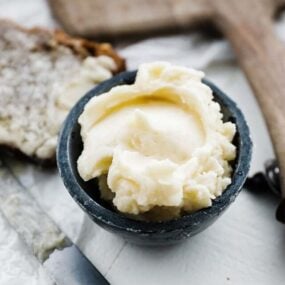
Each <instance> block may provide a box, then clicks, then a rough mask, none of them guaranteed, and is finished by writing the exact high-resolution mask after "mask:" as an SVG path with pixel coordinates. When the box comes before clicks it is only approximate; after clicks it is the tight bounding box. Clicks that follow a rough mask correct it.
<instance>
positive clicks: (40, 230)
mask: <svg viewBox="0 0 285 285" xmlns="http://www.w3.org/2000/svg"><path fill="white" fill-rule="evenodd" d="M0 209H1V211H2V212H3V214H4V216H5V217H6V219H7V220H8V222H9V223H10V225H11V226H12V227H13V228H14V229H15V230H16V231H17V232H18V233H19V234H20V236H21V237H22V238H23V239H24V241H25V243H26V244H27V245H28V247H29V248H30V249H31V250H32V252H33V254H34V255H35V256H36V257H37V258H38V259H39V261H40V262H43V261H44V260H46V259H47V258H48V256H49V254H50V253H51V252H53V251H54V250H55V249H60V248H63V247H66V246H68V244H70V241H69V239H68V238H67V237H66V236H65V235H64V234H63V233H62V232H61V231H60V229H59V228H58V227H57V226H56V225H55V223H54V222H53V221H52V220H51V219H50V218H49V217H48V216H47V215H46V213H45V212H44V211H43V210H42V209H41V208H40V207H39V205H38V204H37V202H36V201H35V200H34V199H33V197H32V196H31V195H30V194H29V193H28V191H27V190H26V189H24V188H23V186H21V184H20V183H19V182H18V181H17V180H16V178H15V177H14V176H13V174H12V172H11V171H10V169H9V168H8V166H7V165H5V162H4V161H1V160H0Z"/></svg>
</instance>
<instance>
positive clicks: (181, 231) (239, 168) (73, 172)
mask: <svg viewBox="0 0 285 285" xmlns="http://www.w3.org/2000/svg"><path fill="white" fill-rule="evenodd" d="M135 77H136V71H132V72H124V73H121V74H119V75H117V76H115V77H113V78H112V79H110V80H107V81H105V82H103V83H101V84H99V85H98V86H97V87H95V88H94V89H92V90H91V91H89V92H88V93H87V94H86V95H85V96H84V97H83V98H82V99H81V100H80V101H79V102H78V103H77V104H76V105H75V106H74V108H73V109H72V110H71V112H70V113H69V115H68V117H67V119H66V121H65V123H64V126H63V128H62V131H61V134H60V137H59V145H58V149H57V163H58V168H59V172H60V175H61V177H62V179H63V182H64V185H65V187H66V188H67V190H68V191H69V193H70V195H71V196H72V197H73V199H74V200H75V201H76V202H77V203H78V205H79V206H80V207H81V208H82V209H83V210H84V211H85V212H86V213H87V214H88V215H89V216H90V218H91V219H92V220H93V221H94V222H96V223H97V224H98V225H100V226H102V227H103V228H105V229H106V230H108V231H110V232H113V233H116V234H118V235H120V236H122V237H123V238H125V239H127V240H128V241H131V242H134V243H140V244H147V245H166V244H173V243H176V242H178V241H181V240H184V239H185V238H188V237H191V236H193V235H195V234H197V233H199V232H201V231H203V230H204V229H206V228H207V227H208V226H210V225H211V224H212V223H213V222H214V221H215V220H216V219H217V218H218V217H219V216H220V215H221V214H222V213H223V212H224V211H225V210H226V209H227V207H228V206H229V205H230V204H231V203H232V202H233V201H234V200H235V198H236V197H237V195H238V194H239V192H240V191H241V188H242V185H243V183H244V182H245V179H246V176H247V173H248V171H249V166H250V160H251V152H252V143H251V139H250V135H249V129H248V126H247V124H246V121H245V118H244V116H243V114H242V113H241V111H240V110H239V108H238V107H237V106H236V104H235V103H234V102H233V101H232V100H231V99H230V98H228V97H227V96H226V95H225V94H224V93H223V92H222V91H221V90H220V89H218V88H217V87H216V86H215V85H214V84H212V83H210V82H209V81H207V80H204V83H205V84H207V85H208V86H209V87H210V88H211V89H212V91H213V94H214V98H215V101H217V102H218V103H219V104H220V105H221V107H222V112H223V114H224V119H225V121H232V122H234V123H235V124H236V126H237V133H236V136H235V138H234V144H235V145H236V146H237V158H236V160H235V161H234V162H233V164H232V166H233V175H232V183H231V184H230V185H229V186H228V187H227V189H226V190H225V191H224V192H223V194H222V195H221V196H220V197H218V198H217V199H215V200H214V201H213V205H212V206H211V207H209V208H205V209H202V210H200V211H197V212H195V213H192V214H188V215H185V216H183V217H180V218H178V219H174V220H171V221H166V222H146V221H137V220H133V219H131V218H128V217H126V216H124V215H123V214H120V213H118V212H115V211H114V210H113V209H112V208H111V207H110V206H109V205H108V204H106V203H105V202H104V201H103V200H102V199H100V193H99V189H98V184H97V181H96V179H94V180H92V181H88V182H84V181H83V180H82V179H81V178H80V176H79V174H78V172H77V159H78V157H79V155H80V153H81V151H82V140H81V136H80V126H79V124H78V122H77V121H78V117H79V116H80V114H81V113H82V111H83V108H84V106H85V104H86V103H87V102H88V101H89V100H90V99H91V98H92V97H93V96H99V95H100V94H102V93H104V92H107V91H109V90H110V89H111V88H112V87H114V86H116V85H121V84H132V83H133V82H134V80H135Z"/></svg>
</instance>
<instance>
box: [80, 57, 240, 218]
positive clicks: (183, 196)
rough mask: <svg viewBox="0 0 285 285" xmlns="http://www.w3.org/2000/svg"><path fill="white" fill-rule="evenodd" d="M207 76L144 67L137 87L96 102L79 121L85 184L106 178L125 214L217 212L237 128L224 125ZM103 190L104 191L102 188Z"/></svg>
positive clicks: (119, 88) (154, 65)
mask: <svg viewBox="0 0 285 285" xmlns="http://www.w3.org/2000/svg"><path fill="white" fill-rule="evenodd" d="M203 76H204V74H203V73H202V72H200V71H196V70H193V69H188V68H185V67H180V66H174V65H171V64H169V63H166V62H154V63H149V64H143V65H141V66H140V67H139V69H138V73H137V76H136V80H135V82H134V84H132V85H122V86H117V87H114V88H112V89H111V90H110V91H109V92H107V93H104V94H102V95H100V96H96V97H93V98H92V99H91V100H90V101H89V102H88V103H87V104H86V106H85V109H84V111H83V113H82V114H81V116H80V118H79V123H80V125H81V136H82V140H83V143H84V147H83V151H82V153H81V155H80V157H79V159H78V171H79V174H80V176H81V177H82V178H83V179H84V180H85V181H88V180H90V179H93V178H95V177H100V176H101V177H105V178H106V184H107V185H106V186H107V189H108V190H109V191H110V193H109V194H108V195H107V194H106V191H107V190H106V187H103V188H104V191H103V198H104V197H106V196H107V197H108V198H109V199H111V200H112V202H113V204H114V206H115V207H116V208H117V209H118V210H119V211H121V212H123V213H128V214H133V215H138V214H142V213H148V212H151V211H152V210H155V211H156V212H157V211H158V210H159V208H161V209H170V210H171V211H172V210H173V211H172V213H173V216H177V215H179V214H180V213H183V212H193V211H196V210H199V209H201V208H205V207H209V206H211V204H212V200H213V199H215V198H216V197H218V196H219V195H221V194H222V192H223V191H224V190H225V188H226V187H227V186H228V185H229V184H230V183H231V172H232V169H231V166H230V164H229V162H230V161H231V160H233V159H235V156H236V148H235V146H234V145H233V144H232V140H233V137H234V135H235V132H236V128H235V125H234V124H233V123H231V122H225V123H224V122H223V121H222V118H223V115H222V113H221V110H220V106H219V104H218V103H216V102H214V101H213V95H212V91H211V89H210V88H209V87H208V86H206V85H205V84H203V83H202V82H201V79H202V78H203ZM101 184H102V183H101Z"/></svg>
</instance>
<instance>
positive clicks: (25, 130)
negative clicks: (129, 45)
mask: <svg viewBox="0 0 285 285" xmlns="http://www.w3.org/2000/svg"><path fill="white" fill-rule="evenodd" d="M0 52H1V54H0V147H1V148H2V149H10V150H14V151H16V152H18V153H21V154H24V155H25V156H27V157H30V158H32V159H33V160H36V161H40V162H53V161H55V149H56V142H57V136H58V132H59V129H60V127H61V124H62V122H63V120H64V118H65V116H66V115H67V113H68V111H69V109H70V108H71V107H72V106H73V105H74V104H75V103H76V101H77V100H78V99H79V98H80V97H82V96H83V95H84V94H85V93H86V92H87V91H88V90H89V89H91V88H92V87H93V86H95V85H96V84H98V83H99V82H101V81H103V80H105V79H108V78H110V77H111V76H112V75H113V74H115V73H118V72H120V71H122V70H124V68H125V63H124V60H123V59H122V58H121V57H120V56H119V55H118V54H117V53H116V52H115V51H114V50H113V49H112V47H111V45H109V44H107V43H102V44H99V43H96V42H93V41H87V40H84V39H78V38H72V37H70V36H68V35H67V34H65V33H64V32H62V31H53V32H52V31H48V30H45V29H41V28H34V29H25V28H23V27H20V26H18V25H17V24H15V23H12V22H10V21H5V20H0Z"/></svg>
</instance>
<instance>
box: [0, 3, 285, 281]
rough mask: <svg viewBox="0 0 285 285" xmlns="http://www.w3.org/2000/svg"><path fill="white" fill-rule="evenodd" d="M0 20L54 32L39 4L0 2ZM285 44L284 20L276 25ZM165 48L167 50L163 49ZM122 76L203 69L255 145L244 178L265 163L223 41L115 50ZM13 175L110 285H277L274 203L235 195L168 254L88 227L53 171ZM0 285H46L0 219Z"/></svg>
mask: <svg viewBox="0 0 285 285" xmlns="http://www.w3.org/2000/svg"><path fill="white" fill-rule="evenodd" d="M0 16H1V17H9V18H12V19H14V20H15V21H17V22H19V23H21V24H24V25H28V26H29V27H31V26H33V25H41V26H44V27H56V26H57V23H56V22H55V21H54V19H53V18H52V17H51V15H50V13H49V10H48V6H47V5H46V2H45V1H44V0H25V1H23V0H13V1H7V0H0ZM277 31H278V32H279V34H280V37H281V38H282V39H283V42H284V43H285V13H284V16H283V20H282V22H281V23H279V24H278V26H277ZM166 47H167V48H166ZM117 48H119V51H120V53H121V54H122V55H123V56H124V57H126V58H127V63H128V67H129V69H134V68H137V66H138V65H139V64H141V63H142V62H148V61H153V60H169V61H171V62H172V63H175V64H183V65H185V66H188V67H194V68H196V69H201V70H204V71H205V73H206V76H207V78H209V79H210V80H212V81H213V82H215V83H216V84H217V85H218V86H219V87H220V88H221V89H222V90H223V91H225V92H226V93H227V94H228V95H229V96H230V97H231V98H233V100H235V101H236V102H237V104H238V106H239V107H240V108H241V109H242V111H243V112H244V114H245V116H246V118H247V121H248V123H249V126H250V129H251V130H252V139H253V142H254V144H255V147H254V150H253V161H252V167H251V174H253V173H255V172H257V171H261V170H262V168H263V164H264V162H265V161H266V160H267V159H269V158H272V157H273V151H272V146H271V144H270V139H269V136H268V133H267V130H266V127H265V124H264V121H263V118H262V116H261V113H260V111H259V108H258V105H257V104H256V100H255V98H254V97H253V95H252V92H251V90H250V88H249V86H248V84H247V82H246V80H245V78H244V75H243V73H242V72H241V71H240V69H239V68H238V66H237V64H236V61H235V57H234V55H233V52H232V50H231V48H230V46H229V45H228V43H227V42H226V41H225V40H223V39H213V38H208V37H205V36H204V35H202V34H200V33H196V32H194V33H184V34H182V35H181V34H180V35H172V36H160V37H154V38H151V37H149V38H148V39H145V40H142V39H139V38H138V39H136V40H135V41H133V40H130V41H127V42H121V41H120V43H119V45H118V47H117ZM11 167H12V168H13V170H14V173H15V175H16V176H17V177H18V178H19V179H21V181H22V183H23V184H24V185H25V186H26V187H28V188H29V189H30V192H31V193H32V195H33V196H34V197H35V198H36V199H37V201H38V202H39V204H40V205H41V206H42V207H43V209H44V210H45V211H46V212H47V213H48V214H49V215H50V216H51V217H52V218H53V219H54V220H55V221H56V223H57V224H58V225H59V226H60V227H61V228H62V229H63V230H64V232H65V233H66V234H68V235H69V236H70V237H71V238H72V240H73V241H74V242H76V244H77V245H78V246H79V247H80V249H81V250H82V251H83V252H84V254H86V255H87V256H88V257H89V258H90V260H91V261H92V262H93V263H94V264H95V265H96V267H98V268H99V269H100V271H101V272H102V273H103V274H104V275H105V276H106V277H107V278H108V280H109V281H110V282H111V284H112V285H133V284H137V285H140V284H148V285H157V284H164V285H173V284H175V285H185V284H194V285H205V284H210V285H241V284H246V285H247V284H249V285H284V279H285V277H284V268H285V239H284V237H285V235H284V234H285V228H284V226H283V225H282V224H280V223H278V222H276V221H275V220H274V214H273V213H274V209H275V208H276V205H277V201H276V199H274V196H272V195H270V194H267V193H263V194H258V193H250V192H248V191H246V190H243V191H242V192H241V194H240V195H239V197H238V198H237V199H236V201H235V202H234V203H233V205H232V206H231V207H230V208H229V209H228V210H227V212H226V213H225V214H224V215H223V216H222V217H221V218H220V219H219V220H218V221H217V222H216V223H215V224H214V225H213V226H212V227H210V228H209V229H207V230H206V231H205V232H203V233H201V234H199V235H197V236H196V237H194V238H193V239H190V240H189V241H187V242H185V243H182V244H180V245H178V246H175V247H168V248H145V247H138V246H133V245H131V244H128V243H125V242H124V241H123V240H122V239H120V238H118V237H117V236H115V235H112V234H110V233H108V232H106V231H105V230H103V229H102V228H100V227H98V226H96V225H95V224H94V223H92V222H91V221H90V220H89V219H88V218H87V217H84V216H83V212H82V210H81V209H80V208H79V207H78V206H77V205H76V204H75V202H74V201H73V200H72V198H71V197H70V196H69V194H68V192H67V191H66V189H65V188H64V186H63V185H62V182H61V179H60V178H59V176H58V175H57V172H56V170H53V171H44V170H42V169H38V168H36V167H34V166H32V165H29V164H26V163H19V162H17V161H11ZM0 264H1V270H0V284H1V285H12V284H15V285H18V284H21V285H32V284H33V285H38V284H41V285H51V284H52V283H50V282H48V278H47V276H46V274H44V270H43V268H42V267H41V265H39V264H38V263H37V261H36V260H35V259H33V258H32V256H30V255H29V253H28V251H26V250H25V248H24V245H23V244H22V243H21V241H20V239H19V237H17V235H16V233H15V232H14V231H13V229H11V228H10V227H9V225H7V224H6V223H5V221H3V219H2V218H1V216H0Z"/></svg>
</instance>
